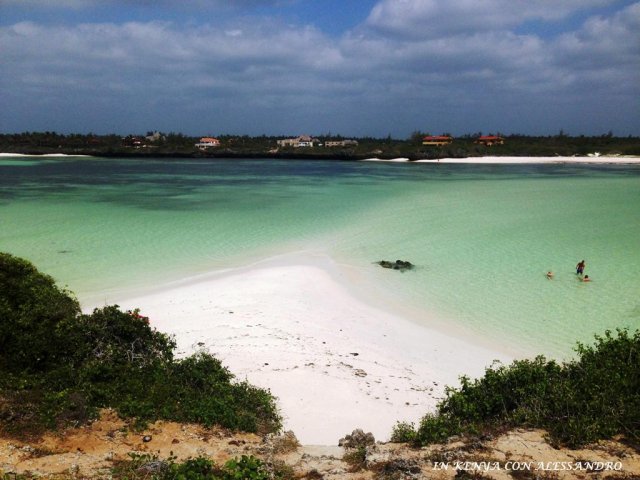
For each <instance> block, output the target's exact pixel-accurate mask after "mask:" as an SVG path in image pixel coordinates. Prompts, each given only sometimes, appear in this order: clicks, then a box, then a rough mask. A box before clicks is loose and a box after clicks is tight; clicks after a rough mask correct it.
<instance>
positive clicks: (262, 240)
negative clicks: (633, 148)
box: [0, 158, 640, 356]
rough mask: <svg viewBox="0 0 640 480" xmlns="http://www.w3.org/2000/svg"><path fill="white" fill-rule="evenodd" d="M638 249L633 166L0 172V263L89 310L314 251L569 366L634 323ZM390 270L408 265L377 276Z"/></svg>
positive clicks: (37, 165) (33, 165) (15, 167)
mask: <svg viewBox="0 0 640 480" xmlns="http://www.w3.org/2000/svg"><path fill="white" fill-rule="evenodd" d="M639 238H640V167H639V166H611V165H607V166H575V165H574V166H566V165H494V166H491V165H445V164H398V163H393V164H383V163H356V162H338V161H274V160H192V159H167V160H160V159H155V160H125V159H95V158H92V159H87V158H82V159H73V158H62V159H55V160H54V159H46V160H45V159H42V160H40V159H33V158H28V159H6V158H5V159H0V250H2V251H7V252H10V253H12V254H15V255H19V256H22V257H25V258H28V259H29V260H31V261H32V262H34V263H35V264H36V265H37V266H38V268H40V269H41V270H42V271H45V272H47V273H49V274H51V275H52V276H54V278H56V280H57V281H58V282H59V283H60V284H61V285H66V286H68V288H69V289H71V290H72V291H74V292H76V294H77V295H78V297H79V298H80V299H81V300H82V301H83V302H84V301H86V302H88V303H89V302H96V301H99V300H100V299H101V298H103V297H104V298H113V297H114V295H116V296H117V295H118V293H119V292H123V291H127V290H132V289H135V288H142V287H144V286H149V285H150V284H159V283H162V282H164V281H168V280H171V279H177V278H181V277H184V276H188V275H194V274H198V273H203V272H207V271H210V270H215V269H222V268H228V267H234V266H242V265H246V264H248V263H251V262H253V261H255V260H259V259H261V258H265V257H268V256H271V255H274V254H279V253H285V252H288V251H292V250H310V251H321V252H327V253H328V254H329V255H331V256H332V257H333V258H335V259H336V260H338V261H339V262H342V263H346V264H349V265H353V266H355V267H357V268H361V269H362V270H363V271H364V272H366V273H367V275H368V276H370V277H371V278H373V279H374V280H375V282H376V284H377V285H378V286H379V288H380V291H381V292H384V293H385V294H386V295H388V299H389V300H390V301H391V302H395V303H396V304H398V305H406V306H409V307H410V308H411V309H413V310H414V311H418V312H420V311H423V312H429V313H430V314H429V318H435V319H437V321H439V322H442V323H448V324H451V325H455V326H456V327H457V328H460V329H462V330H464V331H466V332H467V333H470V334H472V335H477V336H479V337H483V338H486V339H488V340H496V339H499V340H500V341H501V342H505V343H508V344H510V345H512V346H513V348H514V349H515V350H517V351H521V352H542V353H546V354H550V355H554V356H564V355H566V354H567V353H569V352H570V351H571V348H572V346H573V345H574V344H575V341H577V340H580V341H590V340H591V339H592V337H593V334H594V333H602V332H603V331H604V330H605V329H613V328H616V327H631V328H640V296H639V295H638V293H639V292H640V278H639V275H638V272H639V270H640V241H639V240H638V239H639ZM396 258H401V259H407V260H410V261H412V262H413V263H415V264H416V265H417V268H416V270H414V271H411V272H406V273H399V272H392V271H387V270H383V269H380V268H379V267H377V266H376V265H374V264H373V262H374V261H375V260H380V259H389V260H395V259H396ZM581 259H585V260H586V262H587V269H586V273H588V274H589V275H590V276H591V277H592V278H593V282H591V283H590V284H583V283H580V282H579V281H578V280H577V278H576V275H575V270H574V267H575V264H576V263H577V262H578V261H579V260H581ZM548 270H553V271H554V272H555V275H556V276H555V279H554V280H552V281H549V280H547V279H546V278H545V275H544V274H545V273H546V271H548ZM418 317H419V315H418Z"/></svg>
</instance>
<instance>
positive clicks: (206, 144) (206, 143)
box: [196, 137, 220, 150]
mask: <svg viewBox="0 0 640 480" xmlns="http://www.w3.org/2000/svg"><path fill="white" fill-rule="evenodd" d="M219 146H220V140H218V139H217V138H213V137H202V138H201V139H200V142H198V143H196V147H198V148H199V149H200V150H206V149H207V148H210V147H219Z"/></svg>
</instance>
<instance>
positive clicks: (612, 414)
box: [394, 330, 640, 447]
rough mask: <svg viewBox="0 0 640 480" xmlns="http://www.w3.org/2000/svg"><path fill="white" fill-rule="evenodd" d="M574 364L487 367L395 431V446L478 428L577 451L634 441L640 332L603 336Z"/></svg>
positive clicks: (638, 423)
mask: <svg viewBox="0 0 640 480" xmlns="http://www.w3.org/2000/svg"><path fill="white" fill-rule="evenodd" d="M576 350H577V353H578V358H577V359H576V360H573V361H571V362H568V363H565V364H562V365H559V364H557V363H556V362H555V361H553V360H551V361H549V360H546V359H545V358H544V357H542V356H539V357H536V358H535V359H533V360H518V361H515V362H513V363H512V364H511V365H509V366H497V367H491V368H488V369H487V370H486V372H485V375H484V376H483V377H482V378H479V379H476V380H470V379H469V378H467V377H462V378H461V386H460V387H459V388H447V390H446V397H445V399H444V400H442V401H441V402H440V403H439V404H438V409H437V412H436V413H435V414H427V415H425V416H424V417H423V418H422V420H421V422H420V425H419V427H418V429H417V431H415V435H414V434H413V433H412V431H413V429H412V428H410V426H409V425H407V424H402V423H401V424H398V425H397V426H396V428H395V429H394V437H395V438H396V439H397V440H398V441H407V442H414V443H417V444H420V445H425V444H429V443H435V442H442V441H445V440H446V439H447V438H448V437H450V436H452V435H457V434H460V433H478V432H480V431H482V430H483V429H487V428H489V429H492V428H493V429H495V428H498V429H500V428H509V427H515V426H518V427H538V428H544V429H546V430H547V431H548V432H549V435H550V437H551V439H552V440H553V441H555V442H557V443H562V444H565V445H567V446H570V447H577V446H580V445H583V444H586V443H589V442H593V441H596V440H599V439H606V438H611V437H612V436H614V435H619V434H620V435H625V436H627V437H628V438H630V439H633V440H635V441H637V440H638V438H639V437H640V331H636V332H635V333H633V334H630V333H629V332H628V330H618V331H617V333H616V334H613V333H612V332H610V331H607V332H605V334H604V335H603V336H596V342H595V344H594V345H592V346H586V345H582V344H578V346H577V348H576Z"/></svg>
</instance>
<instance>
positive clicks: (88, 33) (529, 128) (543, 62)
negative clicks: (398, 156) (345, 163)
mask: <svg viewBox="0 0 640 480" xmlns="http://www.w3.org/2000/svg"><path fill="white" fill-rule="evenodd" d="M156 130H158V131H162V132H165V133H168V132H180V133H184V134H188V135H205V134H206V135H225V134H229V135H242V134H246V135H263V134H265V135H291V136H293V135H299V134H311V135H322V134H334V135H336V134H340V135H343V136H357V137H363V136H372V137H383V136H387V135H391V136H393V137H394V138H408V137H409V136H410V135H411V134H412V132H415V131H421V132H425V133H431V134H434V135H435V134H442V133H449V134H453V135H462V134H466V133H471V134H473V133H477V132H481V133H484V134H488V133H501V134H505V135H508V134H526V135H555V134H558V133H559V132H560V131H562V132H563V133H565V134H568V135H601V134H606V133H609V132H613V134H614V135H618V136H627V135H636V136H637V135H640V1H631V0H446V1H445V0H180V1H171V0H0V132H2V133H18V132H24V131H56V132H58V133H90V132H93V133H96V134H109V133H116V134H122V135H125V134H129V133H135V134H140V133H146V132H148V131H156Z"/></svg>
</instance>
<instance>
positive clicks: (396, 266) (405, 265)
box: [378, 260, 414, 271]
mask: <svg viewBox="0 0 640 480" xmlns="http://www.w3.org/2000/svg"><path fill="white" fill-rule="evenodd" d="M378 265H380V266H381V267H382V268H391V269H393V270H401V271H404V270H411V269H412V268H413V267H414V265H413V263H411V262H408V261H406V260H396V261H395V262H390V261H389V260H380V261H379V262H378Z"/></svg>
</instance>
